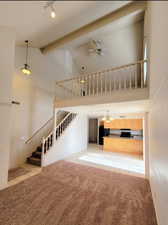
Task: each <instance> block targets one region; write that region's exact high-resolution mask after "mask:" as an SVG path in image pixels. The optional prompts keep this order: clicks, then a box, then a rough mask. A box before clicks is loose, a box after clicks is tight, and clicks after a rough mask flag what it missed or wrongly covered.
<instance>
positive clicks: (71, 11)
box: [0, 1, 129, 48]
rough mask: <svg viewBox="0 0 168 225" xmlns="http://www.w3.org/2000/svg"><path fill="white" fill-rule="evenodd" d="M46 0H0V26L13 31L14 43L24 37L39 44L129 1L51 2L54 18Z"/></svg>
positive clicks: (50, 40)
mask: <svg viewBox="0 0 168 225" xmlns="http://www.w3.org/2000/svg"><path fill="white" fill-rule="evenodd" d="M46 2H47V1H1V2H0V26H8V27H12V28H13V29H15V30H16V43H17V45H23V44H24V41H25V40H27V39H28V40H30V41H31V46H33V47H38V48H40V47H42V46H44V45H46V44H48V43H50V42H52V41H53V40H56V39H58V38H60V37H62V36H64V35H65V34H67V33H69V32H72V31H73V30H75V29H78V28H80V27H81V26H83V25H85V24H88V23H90V22H92V21H93V20H95V19H97V18H99V17H102V16H104V15H106V14H108V13H109V12H112V11H114V10H116V9H118V8H120V7H122V6H124V5H126V4H128V3H129V1H55V2H54V7H55V12H56V17H55V19H52V18H50V15H49V13H48V11H47V10H45V9H44V6H45V4H46Z"/></svg>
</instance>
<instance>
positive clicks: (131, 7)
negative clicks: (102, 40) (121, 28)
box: [40, 1, 146, 54]
mask: <svg viewBox="0 0 168 225" xmlns="http://www.w3.org/2000/svg"><path fill="white" fill-rule="evenodd" d="M145 9H146V2H145V1H144V2H139V1H135V2H132V3H129V4H127V5H125V6H123V7H121V8H119V9H117V10H115V11H113V12H111V13H109V14H107V15H105V16H103V17H101V18H99V19H97V20H95V21H93V22H91V23H89V24H87V25H84V26H83V27H81V28H79V29H77V30H75V31H73V32H71V33H69V34H67V35H65V36H63V37H61V38H59V39H57V40H55V41H53V42H51V43H49V44H47V45H46V46H43V47H42V48H40V50H41V52H42V53H44V54H45V53H47V52H49V51H52V50H54V49H56V48H58V47H61V46H63V45H64V44H66V43H68V42H70V41H73V40H74V39H77V38H79V37H81V36H82V35H85V34H87V33H90V32H92V31H94V30H97V29H99V28H101V27H103V26H105V25H107V24H110V23H112V22H114V21H116V20H118V19H120V18H122V17H124V16H127V15H129V14H131V13H135V12H143V11H145Z"/></svg>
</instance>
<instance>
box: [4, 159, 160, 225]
mask: <svg viewBox="0 0 168 225" xmlns="http://www.w3.org/2000/svg"><path fill="white" fill-rule="evenodd" d="M0 224H3V225H156V224H157V222H156V217H155V211H154V207H153V202H152V198H151V192H150V187H149V183H148V181H147V180H145V179H143V178H139V177H134V176H129V175H124V174H119V173H115V172H111V171H105V170H102V169H97V168H93V167H88V166H84V165H79V164H74V163H71V162H66V161H59V162H58V163H55V164H53V165H51V166H48V167H46V168H44V169H43V171H42V173H40V174H39V175H36V176H33V177H31V178H29V179H27V180H26V181H23V182H22V183H19V184H17V185H15V186H12V187H10V188H7V189H5V190H3V191H1V192H0Z"/></svg>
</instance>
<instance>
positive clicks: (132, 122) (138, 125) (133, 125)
mask: <svg viewBox="0 0 168 225" xmlns="http://www.w3.org/2000/svg"><path fill="white" fill-rule="evenodd" d="M104 128H110V129H131V130H142V129H143V121H142V119H115V120H113V121H112V122H110V123H107V122H104Z"/></svg>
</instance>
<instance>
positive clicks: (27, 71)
mask: <svg viewBox="0 0 168 225" xmlns="http://www.w3.org/2000/svg"><path fill="white" fill-rule="evenodd" d="M25 43H26V63H25V64H24V67H23V68H21V71H22V73H24V74H25V75H30V74H31V73H32V72H31V70H30V66H29V65H28V64H27V60H28V48H29V46H28V44H29V41H28V40H26V41H25Z"/></svg>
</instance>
